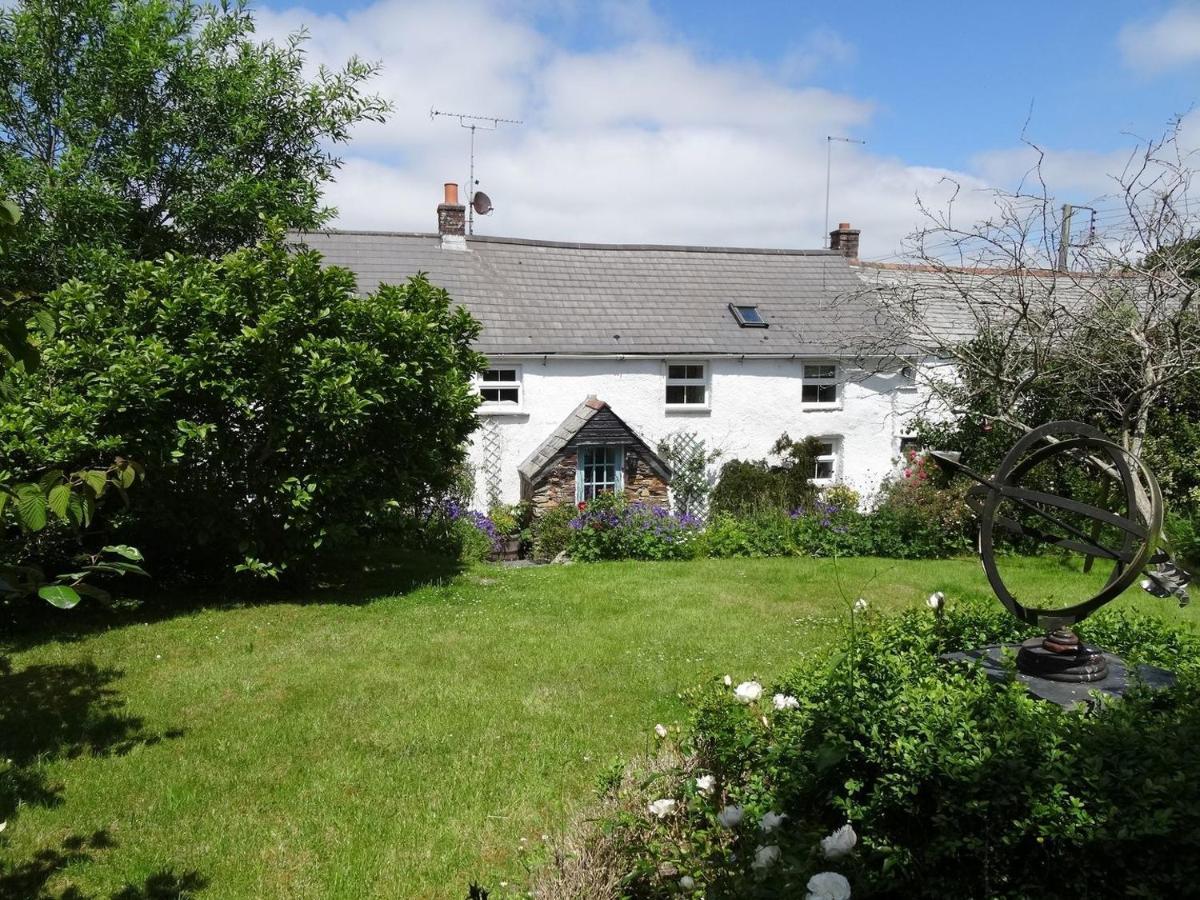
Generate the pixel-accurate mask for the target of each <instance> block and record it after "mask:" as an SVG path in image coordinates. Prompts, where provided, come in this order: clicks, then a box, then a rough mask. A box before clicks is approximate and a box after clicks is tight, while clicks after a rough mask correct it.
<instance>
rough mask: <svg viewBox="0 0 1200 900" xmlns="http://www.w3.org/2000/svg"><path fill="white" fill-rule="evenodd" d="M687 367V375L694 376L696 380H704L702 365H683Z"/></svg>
mask: <svg viewBox="0 0 1200 900" xmlns="http://www.w3.org/2000/svg"><path fill="white" fill-rule="evenodd" d="M684 368H685V369H687V377H688V378H694V379H696V380H697V381H703V380H704V366H684Z"/></svg>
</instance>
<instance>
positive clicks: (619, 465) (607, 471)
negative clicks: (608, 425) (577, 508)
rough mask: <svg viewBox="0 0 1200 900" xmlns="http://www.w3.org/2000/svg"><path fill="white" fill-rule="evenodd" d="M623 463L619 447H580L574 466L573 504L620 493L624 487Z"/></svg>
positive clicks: (622, 454)
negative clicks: (602, 495)
mask: <svg viewBox="0 0 1200 900" xmlns="http://www.w3.org/2000/svg"><path fill="white" fill-rule="evenodd" d="M624 461H625V454H624V450H623V448H621V447H610V446H594V447H580V448H579V454H578V457H577V461H576V465H575V502H576V503H584V502H586V501H588V500H593V499H595V498H596V497H598V496H599V495H600V494H616V493H620V491H621V490H623V489H624V487H625V471H624V468H623V463H624Z"/></svg>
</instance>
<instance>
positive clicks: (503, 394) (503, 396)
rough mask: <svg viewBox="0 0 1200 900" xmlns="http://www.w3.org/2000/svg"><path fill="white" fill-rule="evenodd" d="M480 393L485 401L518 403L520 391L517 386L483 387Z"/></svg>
mask: <svg viewBox="0 0 1200 900" xmlns="http://www.w3.org/2000/svg"><path fill="white" fill-rule="evenodd" d="M479 395H480V396H481V397H483V400H484V402H485V403H517V402H519V396H520V391H518V390H517V388H483V389H482V390H481V391H480V392H479Z"/></svg>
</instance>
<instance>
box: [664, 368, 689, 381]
mask: <svg viewBox="0 0 1200 900" xmlns="http://www.w3.org/2000/svg"><path fill="white" fill-rule="evenodd" d="M687 369H688V367H687V366H667V377H668V378H671V379H675V378H687V377H688V376H687Z"/></svg>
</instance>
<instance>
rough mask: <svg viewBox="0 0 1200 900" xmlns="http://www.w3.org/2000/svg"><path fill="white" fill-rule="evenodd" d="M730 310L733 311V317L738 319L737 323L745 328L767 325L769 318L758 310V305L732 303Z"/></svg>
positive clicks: (764, 326)
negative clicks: (764, 316) (765, 317)
mask: <svg viewBox="0 0 1200 900" xmlns="http://www.w3.org/2000/svg"><path fill="white" fill-rule="evenodd" d="M729 310H730V312H732V313H733V317H734V318H735V319H737V323H738V324H739V325H741V326H742V327H743V328H766V327H767V320H766V319H764V318H763V317H762V313H760V312H759V311H758V307H757V306H749V305H746V306H739V305H738V304H736V303H730V304H729Z"/></svg>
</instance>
